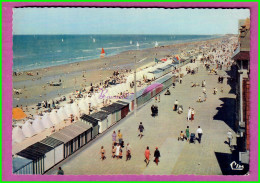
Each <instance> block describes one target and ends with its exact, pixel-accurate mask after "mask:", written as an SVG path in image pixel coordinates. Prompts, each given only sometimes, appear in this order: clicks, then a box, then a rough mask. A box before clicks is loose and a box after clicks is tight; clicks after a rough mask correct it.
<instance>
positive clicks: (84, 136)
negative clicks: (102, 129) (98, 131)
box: [74, 121, 92, 146]
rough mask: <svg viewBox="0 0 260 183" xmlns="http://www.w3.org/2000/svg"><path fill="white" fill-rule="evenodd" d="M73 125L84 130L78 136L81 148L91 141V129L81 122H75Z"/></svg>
mask: <svg viewBox="0 0 260 183" xmlns="http://www.w3.org/2000/svg"><path fill="white" fill-rule="evenodd" d="M74 125H76V126H79V127H81V128H83V129H85V132H84V133H82V134H81V135H80V143H81V144H82V146H83V145H85V144H87V143H88V142H89V141H91V140H92V127H91V126H90V125H88V124H86V123H83V122H81V121H77V122H75V123H74Z"/></svg>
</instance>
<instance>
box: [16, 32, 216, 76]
mask: <svg viewBox="0 0 260 183" xmlns="http://www.w3.org/2000/svg"><path fill="white" fill-rule="evenodd" d="M218 37H221V35H147V34H135V35H127V34H126V35H122V34H112V35H111V34H110V35H108V34H107V35H105V34H102V35H95V34H91V35H83V34H81V35H68V34H66V35H14V36H13V71H17V72H20V71H29V70H34V69H42V68H46V67H51V66H58V65H64V64H70V63H75V62H81V61H87V60H92V59H97V58H100V53H101V50H102V48H103V49H104V51H105V55H106V56H113V55H117V54H119V53H121V52H124V51H130V50H143V49H147V48H154V47H155V46H156V45H158V46H164V45H171V44H178V43H185V42H191V41H202V40H209V39H214V38H218ZM138 45H139V46H138Z"/></svg>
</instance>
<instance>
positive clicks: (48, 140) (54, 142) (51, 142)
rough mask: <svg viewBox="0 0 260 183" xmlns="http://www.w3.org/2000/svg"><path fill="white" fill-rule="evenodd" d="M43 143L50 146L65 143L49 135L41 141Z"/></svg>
mask: <svg viewBox="0 0 260 183" xmlns="http://www.w3.org/2000/svg"><path fill="white" fill-rule="evenodd" d="M40 142H41V143H42V144H45V145H48V146H50V147H54V148H55V147H58V146H59V145H61V144H63V142H62V141H60V140H57V139H55V138H52V137H47V138H45V139H43V140H42V141H40Z"/></svg>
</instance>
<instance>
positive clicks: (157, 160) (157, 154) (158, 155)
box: [154, 147, 161, 166]
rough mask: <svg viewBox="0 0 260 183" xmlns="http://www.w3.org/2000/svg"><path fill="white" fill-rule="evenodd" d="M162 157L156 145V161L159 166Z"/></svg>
mask: <svg viewBox="0 0 260 183" xmlns="http://www.w3.org/2000/svg"><path fill="white" fill-rule="evenodd" d="M160 157H161V155H160V151H159V150H158V147H156V148H155V151H154V162H155V163H156V165H157V166H158V162H159V158H160Z"/></svg>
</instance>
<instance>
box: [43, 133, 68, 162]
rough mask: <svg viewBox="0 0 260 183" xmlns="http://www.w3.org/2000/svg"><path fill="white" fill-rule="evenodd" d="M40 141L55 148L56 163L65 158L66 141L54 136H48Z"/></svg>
mask: <svg viewBox="0 0 260 183" xmlns="http://www.w3.org/2000/svg"><path fill="white" fill-rule="evenodd" d="M40 143H42V144H45V145H47V146H49V147H52V148H53V149H54V164H57V163H59V162H60V161H62V160H63V159H64V151H63V147H64V143H63V142H62V141H60V140H57V139H54V138H52V137H47V138H45V139H43V140H42V141H40Z"/></svg>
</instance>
